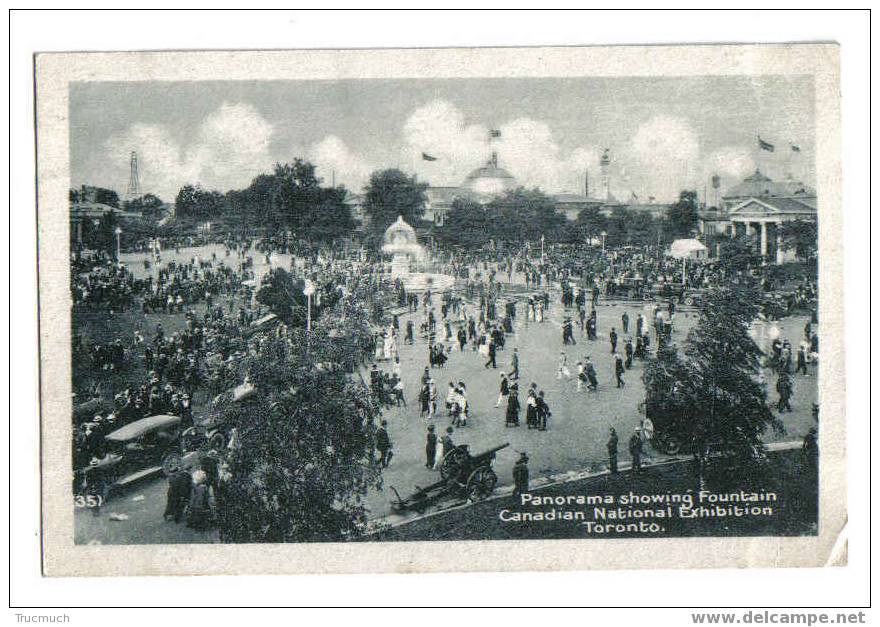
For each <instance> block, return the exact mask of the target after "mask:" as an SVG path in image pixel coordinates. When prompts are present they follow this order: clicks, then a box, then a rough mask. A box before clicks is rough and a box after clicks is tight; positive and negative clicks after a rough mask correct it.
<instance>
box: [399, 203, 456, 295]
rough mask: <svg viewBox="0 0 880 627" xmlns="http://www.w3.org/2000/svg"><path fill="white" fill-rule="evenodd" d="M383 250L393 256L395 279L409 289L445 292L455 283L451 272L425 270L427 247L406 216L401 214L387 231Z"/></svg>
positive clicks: (410, 290) (411, 290)
mask: <svg viewBox="0 0 880 627" xmlns="http://www.w3.org/2000/svg"><path fill="white" fill-rule="evenodd" d="M382 252H383V253H387V254H389V255H391V276H392V278H395V279H400V281H401V283H403V286H404V287H405V288H406V290H407V291H409V292H413V291H416V292H418V291H422V292H424V291H427V290H431V291H432V292H445V291H446V290H449V289H452V286H453V285H454V284H455V278H454V277H452V276H450V275H448V274H440V273H436V272H425V271H424V269H425V265H426V262H427V258H428V256H427V254H426V252H425V248H424V247H423V246H422V245H421V244H419V239H418V237H417V236H416V232H415V229H413V228H412V227H411V226H410V225H409V224H407V223H406V221H404V219H403V216H397V221H396V222H395V223H394V224H392V225H391V226H389V227H388V229H387V230H386V231H385V237H384V238H383V244H382ZM414 268H415V271H413V269H414Z"/></svg>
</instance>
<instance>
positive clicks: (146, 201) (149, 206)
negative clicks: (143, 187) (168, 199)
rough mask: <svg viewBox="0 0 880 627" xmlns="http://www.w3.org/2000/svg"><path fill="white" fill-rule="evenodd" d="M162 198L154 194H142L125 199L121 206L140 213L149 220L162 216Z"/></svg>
mask: <svg viewBox="0 0 880 627" xmlns="http://www.w3.org/2000/svg"><path fill="white" fill-rule="evenodd" d="M163 205H164V203H163V202H162V199H161V198H159V197H158V196H156V195H155V194H144V195H143V196H141V197H140V198H134V199H133V200H127V201H125V202H124V203H123V205H122V206H123V208H124V209H125V210H126V211H131V212H132V213H140V214H141V215H143V216H144V217H145V218H147V219H149V220H158V219H160V218H161V217H162V215H161V214H162V206H163Z"/></svg>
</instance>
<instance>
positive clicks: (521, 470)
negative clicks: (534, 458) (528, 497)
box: [513, 452, 529, 497]
mask: <svg viewBox="0 0 880 627" xmlns="http://www.w3.org/2000/svg"><path fill="white" fill-rule="evenodd" d="M528 491H529V456H528V455H526V454H525V453H524V452H523V453H520V454H519V459H518V460H516V463H515V464H514V465H513V496H514V497H517V496H519V495H520V494H526V493H527V492H528Z"/></svg>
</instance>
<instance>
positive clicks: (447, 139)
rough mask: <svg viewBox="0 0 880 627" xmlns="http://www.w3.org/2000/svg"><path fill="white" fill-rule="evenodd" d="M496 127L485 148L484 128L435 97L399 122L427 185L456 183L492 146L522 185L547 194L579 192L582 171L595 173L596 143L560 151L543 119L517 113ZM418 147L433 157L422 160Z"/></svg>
mask: <svg viewBox="0 0 880 627" xmlns="http://www.w3.org/2000/svg"><path fill="white" fill-rule="evenodd" d="M498 130H500V131H501V137H500V138H498V139H497V140H495V141H493V142H492V145H491V147H490V145H489V142H488V136H489V128H488V127H486V126H483V125H480V124H467V121H466V120H465V116H464V114H463V113H462V112H461V110H460V109H458V108H457V107H456V106H455V105H454V104H452V103H450V102H448V101H445V100H435V101H433V102H429V103H428V104H426V105H424V106H422V107H419V108H418V109H416V110H415V111H414V112H413V113H412V114H411V115H410V116H409V118H407V120H406V122H405V123H404V125H403V139H404V153H405V156H406V158H407V159H408V163H411V164H412V167H413V168H414V169H415V170H416V172H417V173H418V174H419V176H420V178H422V179H424V180H426V181H429V182H430V183H431V184H432V185H458V184H460V183H461V181H462V180H463V179H464V177H465V176H466V175H467V174H468V173H469V172H470V171H471V170H473V169H474V168H476V167H479V166H480V165H483V164H484V163H485V162H486V161H487V160H488V158H489V156H490V153H491V151H492V150H495V151H496V152H497V153H498V160H499V165H500V166H501V167H503V168H505V169H506V170H508V171H509V172H510V173H511V174H512V175H513V176H514V177H515V178H516V179H517V181H518V182H519V183H520V184H521V185H524V186H526V187H540V188H542V189H544V190H545V191H548V192H551V193H552V192H559V191H563V190H568V191H577V192H579V191H581V190H583V188H584V170H585V169H587V168H589V169H590V171H591V172H595V173H598V162H599V155H600V152H599V150H598V148H596V147H593V146H581V147H578V148H576V149H574V150H572V151H571V152H570V153H568V154H564V153H563V151H562V149H561V148H560V147H559V144H558V143H557V142H556V139H555V138H554V137H553V132H552V130H551V129H550V127H549V126H548V125H547V124H546V123H545V122H542V121H539V120H535V119H532V118H528V117H521V118H516V119H514V120H511V121H508V122H505V123H503V124H501V125H500V126H499V127H498ZM423 152H424V153H427V154H429V155H431V156H433V157H436V158H437V161H432V162H425V161H423V160H422V153H423ZM596 180H598V178H597V179H596Z"/></svg>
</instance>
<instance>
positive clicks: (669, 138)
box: [612, 115, 702, 201]
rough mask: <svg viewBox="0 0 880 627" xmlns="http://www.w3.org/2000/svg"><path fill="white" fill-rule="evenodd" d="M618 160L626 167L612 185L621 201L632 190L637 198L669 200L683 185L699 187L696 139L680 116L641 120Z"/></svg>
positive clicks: (697, 140) (692, 130)
mask: <svg viewBox="0 0 880 627" xmlns="http://www.w3.org/2000/svg"><path fill="white" fill-rule="evenodd" d="M621 159H622V161H623V163H624V164H625V165H626V166H627V167H626V169H625V170H624V172H623V174H622V176H621V179H622V180H620V181H619V182H616V183H615V182H614V181H613V182H612V188H613V189H616V190H617V192H616V193H617V194H620V196H619V198H620V199H622V200H626V199H627V198H628V196H629V193H630V192H631V191H635V192H636V193H637V194H639V195H640V196H641V197H646V196H654V197H656V199H657V200H658V201H669V200H673V199H675V198H677V197H678V193H679V192H680V191H681V190H682V189H684V188H688V187H691V188H693V187H700V188H702V182H701V181H702V167H701V164H700V162H699V159H700V143H699V139H698V137H697V133H696V131H694V129H693V128H692V127H691V125H690V123H689V122H688V121H687V120H685V119H684V118H680V117H674V116H669V115H656V116H654V117H652V118H650V119H649V120H647V121H646V122H644V123H642V124H641V125H640V126H639V127H638V128H637V129H636V131H635V133H634V134H633V136H632V138H631V139H630V141H629V143H628V144H627V145H626V146H625V148H624V150H623V154H622V155H621ZM626 188H629V189H626Z"/></svg>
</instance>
